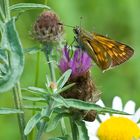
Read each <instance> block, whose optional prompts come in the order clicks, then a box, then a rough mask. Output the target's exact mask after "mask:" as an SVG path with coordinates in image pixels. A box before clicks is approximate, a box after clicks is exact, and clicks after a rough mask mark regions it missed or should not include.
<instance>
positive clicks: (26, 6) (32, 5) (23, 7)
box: [10, 3, 50, 11]
mask: <svg viewBox="0 0 140 140" xmlns="http://www.w3.org/2000/svg"><path fill="white" fill-rule="evenodd" d="M37 8H43V9H50V7H48V6H47V5H44V4H36V3H18V4H14V5H12V6H10V10H11V11H15V10H20V11H21V10H22V11H23V10H31V9H37Z"/></svg>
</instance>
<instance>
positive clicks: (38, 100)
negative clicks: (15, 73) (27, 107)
mask: <svg viewBox="0 0 140 140" xmlns="http://www.w3.org/2000/svg"><path fill="white" fill-rule="evenodd" d="M23 99H24V100H28V101H32V102H44V101H46V100H45V99H44V98H42V97H31V96H24V97H23Z"/></svg>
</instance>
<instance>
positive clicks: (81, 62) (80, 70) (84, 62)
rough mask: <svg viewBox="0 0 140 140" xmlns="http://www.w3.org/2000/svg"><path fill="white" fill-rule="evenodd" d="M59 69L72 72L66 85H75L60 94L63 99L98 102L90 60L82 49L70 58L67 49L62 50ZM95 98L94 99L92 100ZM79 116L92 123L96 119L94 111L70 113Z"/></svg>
mask: <svg viewBox="0 0 140 140" xmlns="http://www.w3.org/2000/svg"><path fill="white" fill-rule="evenodd" d="M59 68H60V70H61V71H62V72H65V71H66V70H68V69H71V70H72V74H71V76H70V79H69V80H68V82H67V84H71V83H75V85H74V86H73V87H72V88H70V89H68V90H67V91H65V92H63V93H61V96H63V97H64V98H73V99H78V100H83V101H93V102H96V101H97V100H98V98H97V95H99V94H98V92H97V90H96V86H95V84H94V83H93V80H92V79H91V75H90V71H89V70H90V68H91V58H90V57H89V56H88V54H87V53H86V52H84V51H82V49H76V50H75V51H74V54H73V56H71V53H70V50H68V48H67V47H65V48H64V49H63V56H62V58H61V60H60V64H59ZM94 97H96V99H95V98H94ZM75 112H76V114H77V112H79V113H78V114H79V115H80V117H83V119H84V120H87V121H94V119H95V117H96V111H94V110H91V111H89V112H87V111H84V110H78V109H73V110H72V113H74V114H75Z"/></svg>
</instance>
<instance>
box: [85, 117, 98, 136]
mask: <svg viewBox="0 0 140 140" xmlns="http://www.w3.org/2000/svg"><path fill="white" fill-rule="evenodd" d="M85 123H86V127H87V130H88V134H89V135H91V134H93V135H94V136H96V132H97V130H98V128H99V126H100V123H99V122H98V121H97V120H95V121H94V122H87V121H85Z"/></svg>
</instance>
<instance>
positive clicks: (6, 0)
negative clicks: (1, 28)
mask: <svg viewBox="0 0 140 140" xmlns="http://www.w3.org/2000/svg"><path fill="white" fill-rule="evenodd" d="M9 7H10V5H9V0H4V9H5V17H6V21H9V20H10V10H9Z"/></svg>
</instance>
